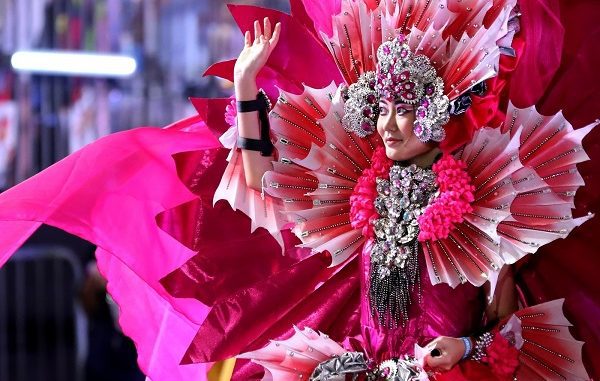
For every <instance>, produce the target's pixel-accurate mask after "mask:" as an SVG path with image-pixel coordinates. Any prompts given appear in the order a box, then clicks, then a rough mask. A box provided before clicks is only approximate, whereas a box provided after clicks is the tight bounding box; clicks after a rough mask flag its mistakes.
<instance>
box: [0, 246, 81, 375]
mask: <svg viewBox="0 0 600 381" xmlns="http://www.w3.org/2000/svg"><path fill="white" fill-rule="evenodd" d="M82 277H83V271H82V268H81V265H80V264H79V262H78V260H77V258H76V256H75V255H74V253H73V252H72V251H71V250H69V249H67V248H64V247H60V246H29V247H23V248H22V249H20V250H19V251H18V252H17V253H16V254H15V255H14V256H13V258H12V259H11V260H10V261H9V262H8V263H7V264H6V265H5V266H4V267H3V268H2V269H0V381H33V380H35V381H81V380H83V374H84V364H85V358H86V352H87V323H86V318H85V315H84V313H83V311H82V309H81V307H80V305H79V301H78V290H79V286H80V284H81V281H82Z"/></svg>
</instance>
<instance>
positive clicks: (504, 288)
mask: <svg viewBox="0 0 600 381" xmlns="http://www.w3.org/2000/svg"><path fill="white" fill-rule="evenodd" d="M484 287H485V290H486V292H487V293H488V294H489V289H490V285H489V283H486V284H485V286H484ZM516 310H517V292H516V288H515V281H514V276H513V268H512V267H511V266H505V267H504V268H502V270H500V274H499V275H498V284H497V286H496V290H495V291H494V295H493V299H492V302H491V303H490V304H489V305H488V306H487V308H486V310H485V314H486V317H487V321H489V322H494V321H497V320H500V319H502V318H504V317H506V316H508V315H510V314H512V313H513V312H515V311H516ZM467 339H468V340H470V342H471V347H473V345H474V339H472V338H467ZM434 348H435V349H437V351H435V352H433V354H435V356H434V355H433V354H430V355H428V356H426V357H425V363H426V364H427V366H428V368H429V369H431V370H433V371H437V372H446V371H449V370H450V369H451V368H452V367H454V365H456V364H457V363H458V362H459V361H460V360H461V359H462V358H463V355H464V354H465V351H466V350H467V348H466V345H465V342H464V340H463V339H462V338H455V337H447V336H441V337H438V338H437V339H435V340H433V341H432V342H431V343H430V344H429V345H428V349H430V350H433V349H434Z"/></svg>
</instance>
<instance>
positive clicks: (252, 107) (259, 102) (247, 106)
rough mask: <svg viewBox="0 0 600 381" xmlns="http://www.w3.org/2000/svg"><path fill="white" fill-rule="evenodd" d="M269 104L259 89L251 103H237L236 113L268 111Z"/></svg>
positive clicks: (265, 95)
mask: <svg viewBox="0 0 600 381" xmlns="http://www.w3.org/2000/svg"><path fill="white" fill-rule="evenodd" d="M270 108H271V102H270V101H269V98H268V97H267V94H265V92H264V91H263V90H262V89H261V90H259V91H258V94H256V99H253V100H251V101H237V112H241V113H243V112H253V111H259V112H260V111H263V110H265V111H267V112H268V111H269V109H270Z"/></svg>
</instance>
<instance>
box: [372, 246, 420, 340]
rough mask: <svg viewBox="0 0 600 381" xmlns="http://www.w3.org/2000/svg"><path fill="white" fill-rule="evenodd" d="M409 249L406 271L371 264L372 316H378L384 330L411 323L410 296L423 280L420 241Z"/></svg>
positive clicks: (403, 268)
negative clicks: (420, 264)
mask: <svg viewBox="0 0 600 381" xmlns="http://www.w3.org/2000/svg"><path fill="white" fill-rule="evenodd" d="M410 249H411V253H410V255H409V257H408V260H407V261H406V265H405V266H404V267H400V266H393V267H392V268H389V267H388V266H386V265H385V264H382V263H378V262H375V261H371V274H370V282H369V304H370V306H371V314H372V315H373V316H375V315H376V316H377V318H378V319H379V323H380V324H381V325H382V326H386V327H389V328H395V327H398V325H399V324H401V325H402V326H404V325H405V324H406V322H407V321H408V307H409V306H410V304H411V293H412V292H413V291H414V289H415V285H417V284H418V282H419V280H420V274H419V260H418V258H419V256H418V250H419V244H418V241H417V240H415V241H413V242H412V244H411V245H410Z"/></svg>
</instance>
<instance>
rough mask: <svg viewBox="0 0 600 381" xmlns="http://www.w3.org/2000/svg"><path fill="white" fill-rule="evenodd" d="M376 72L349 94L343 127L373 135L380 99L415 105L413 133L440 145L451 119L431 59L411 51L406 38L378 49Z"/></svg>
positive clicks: (400, 38)
mask: <svg viewBox="0 0 600 381" xmlns="http://www.w3.org/2000/svg"><path fill="white" fill-rule="evenodd" d="M377 60H378V64H377V71H376V72H373V71H369V72H365V73H363V74H362V75H361V76H360V78H359V80H358V81H357V82H356V83H354V84H352V85H350V87H349V88H348V90H347V93H346V104H345V106H344V118H343V120H342V124H343V126H344V128H345V129H346V130H348V131H351V132H354V133H356V134H357V135H358V136H360V137H366V136H367V135H370V134H372V133H373V132H374V131H375V129H376V124H377V118H378V116H379V98H385V99H388V100H400V101H401V102H404V103H407V104H410V105H415V122H414V127H413V131H414V133H415V135H416V136H417V137H418V138H419V140H421V141H423V142H428V141H434V142H440V141H442V140H443V139H444V137H445V135H446V133H445V131H444V125H445V124H446V123H448V120H449V119H450V113H449V110H448V108H449V105H450V102H449V100H448V97H446V96H445V95H444V81H443V80H442V78H440V77H439V76H438V75H437V72H436V70H435V68H434V67H433V66H432V65H431V63H430V61H429V58H427V57H426V56H424V55H420V54H414V53H413V52H411V51H410V48H409V46H408V43H407V42H406V38H405V36H404V35H399V36H398V37H396V38H394V39H392V40H390V41H386V42H384V43H383V44H381V46H379V49H377Z"/></svg>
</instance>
